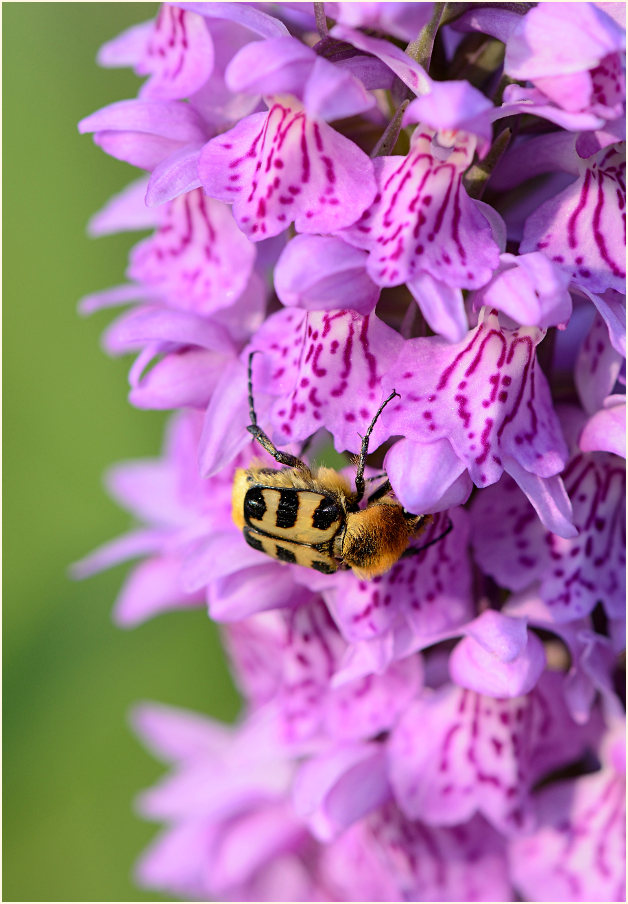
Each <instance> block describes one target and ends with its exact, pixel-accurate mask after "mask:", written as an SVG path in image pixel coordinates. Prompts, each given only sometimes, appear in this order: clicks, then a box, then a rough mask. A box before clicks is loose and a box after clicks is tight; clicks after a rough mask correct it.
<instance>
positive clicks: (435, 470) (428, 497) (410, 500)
mask: <svg viewBox="0 0 628 904" xmlns="http://www.w3.org/2000/svg"><path fill="white" fill-rule="evenodd" d="M384 467H385V468H386V473H387V474H388V477H389V478H390V482H391V484H392V486H393V488H394V490H395V495H396V496H397V498H398V499H399V501H400V502H401V503H402V505H403V506H404V508H405V509H407V510H408V511H409V512H420V513H423V514H426V513H433V512H439V511H444V510H445V509H448V508H453V507H454V506H456V505H463V504H464V503H465V502H466V501H467V499H468V498H469V496H470V495H471V490H472V489H473V484H472V482H471V478H470V477H469V474H468V473H467V471H466V469H465V466H464V462H462V461H461V460H460V459H459V458H458V456H457V455H456V453H455V452H454V450H453V448H452V446H451V444H450V443H449V442H448V441H447V440H446V439H441V440H437V441H436V442H434V443H415V442H412V441H411V440H409V439H401V440H399V442H397V443H395V445H394V446H393V447H392V448H391V449H390V450H389V451H388V452H387V453H386V458H385V459H384Z"/></svg>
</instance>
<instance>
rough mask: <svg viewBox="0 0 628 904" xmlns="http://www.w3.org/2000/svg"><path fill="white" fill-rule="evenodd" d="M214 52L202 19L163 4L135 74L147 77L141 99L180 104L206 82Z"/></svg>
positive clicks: (191, 13)
mask: <svg viewBox="0 0 628 904" xmlns="http://www.w3.org/2000/svg"><path fill="white" fill-rule="evenodd" d="M213 61H214V48H213V43H212V39H211V37H210V34H209V31H208V30H207V26H206V25H205V19H204V18H203V17H202V16H200V15H198V13H194V12H188V11H187V10H183V9H178V8H177V7H176V6H171V5H170V4H168V3H163V4H162V5H161V7H160V9H159V13H158V15H157V19H156V21H155V26H154V29H153V31H152V33H151V35H150V37H149V39H148V42H147V44H146V49H145V51H144V54H143V56H142V58H141V59H140V60H139V61H138V63H137V65H136V67H135V71H136V72H137V74H138V75H149V76H150V78H149V79H148V81H147V82H146V83H145V84H144V85H143V86H142V88H141V90H140V96H141V97H143V98H151V99H153V98H154V99H155V100H180V99H182V98H184V97H188V96H189V95H191V94H193V93H194V92H195V91H198V89H199V88H201V87H202V85H203V84H204V83H205V81H207V79H208V78H209V76H210V75H211V71H212V67H213Z"/></svg>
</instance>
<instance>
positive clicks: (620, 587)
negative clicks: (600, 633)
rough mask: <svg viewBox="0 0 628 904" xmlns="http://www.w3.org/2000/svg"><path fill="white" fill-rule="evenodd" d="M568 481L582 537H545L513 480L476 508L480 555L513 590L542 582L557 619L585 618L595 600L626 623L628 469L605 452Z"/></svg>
mask: <svg viewBox="0 0 628 904" xmlns="http://www.w3.org/2000/svg"><path fill="white" fill-rule="evenodd" d="M563 479H564V482H565V488H566V490H567V492H568V494H569V497H570V499H571V502H572V505H573V521H574V524H575V526H576V527H577V528H578V531H579V534H578V536H577V537H574V538H572V539H569V540H567V539H564V538H562V537H558V536H556V534H552V533H550V532H549V531H546V530H545V529H544V528H543V525H542V524H541V522H540V521H539V520H538V518H537V516H536V513H535V512H534V509H533V508H532V506H531V505H530V503H529V502H528V500H527V499H526V498H525V496H523V494H522V493H520V492H519V491H518V489H517V488H516V486H515V484H514V482H513V481H512V480H510V478H504V479H502V481H501V482H500V484H499V486H496V487H492V488H491V489H490V490H487V491H486V492H485V493H482V494H480V495H479V496H478V498H477V500H476V501H475V503H474V505H473V508H472V523H473V524H474V525H475V526H476V528H477V529H476V530H475V531H474V533H473V543H474V554H475V557H476V559H477V561H478V563H479V565H480V567H481V568H482V569H483V570H484V571H486V572H487V573H488V574H490V575H492V576H493V577H494V578H495V580H496V581H498V583H500V584H502V585H503V586H504V587H507V588H508V589H510V590H523V589H525V588H527V587H529V586H530V585H531V584H533V583H534V582H535V581H540V588H539V592H540V595H541V597H542V599H543V600H544V602H545V603H546V604H547V606H548V607H549V608H550V611H551V613H552V616H553V618H554V619H555V620H556V621H560V622H567V621H573V620H575V619H579V618H582V617H583V616H586V615H588V614H589V613H590V612H591V611H592V609H593V608H594V607H595V605H596V604H597V603H598V602H601V603H602V605H603V606H604V608H605V610H606V612H607V614H608V616H609V617H610V618H620V617H623V615H624V611H625V600H626V584H625V573H626V553H625V548H626V531H625V496H626V471H625V464H624V462H623V460H622V459H620V458H619V457H617V456H615V455H610V454H609V453H606V452H595V453H589V454H586V455H578V456H576V457H575V458H574V459H573V460H572V461H571V462H570V463H569V465H568V466H567V468H566V470H565V472H564V475H563Z"/></svg>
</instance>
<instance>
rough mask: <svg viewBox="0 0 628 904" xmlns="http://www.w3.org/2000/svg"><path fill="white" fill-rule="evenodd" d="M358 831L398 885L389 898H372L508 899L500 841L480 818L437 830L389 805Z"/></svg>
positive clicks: (400, 899) (507, 885)
mask: <svg viewBox="0 0 628 904" xmlns="http://www.w3.org/2000/svg"><path fill="white" fill-rule="evenodd" d="M361 833H362V838H361V841H362V844H363V845H364V846H366V848H367V850H368V849H369V848H373V855H374V857H375V859H376V860H377V861H381V862H382V864H383V865H384V866H385V868H386V871H387V873H388V874H389V875H391V876H394V877H395V878H396V881H397V883H398V886H399V888H398V892H397V894H396V895H395V896H394V897H386V898H379V899H377V900H386V901H388V900H395V901H509V900H511V899H512V893H511V888H510V883H509V881H508V868H507V861H506V852H505V845H504V840H503V838H501V837H500V836H499V835H498V833H497V832H496V831H495V830H494V829H493V828H492V826H490V825H489V824H488V823H487V822H486V821H485V820H484V819H482V817H479V816H478V817H474V818H473V819H472V820H470V821H469V822H467V823H463V824H462V825H458V826H453V827H451V828H440V827H434V826H429V825H425V824H424V823H421V822H415V821H410V820H409V819H406V818H405V817H404V815H403V813H401V811H400V810H399V809H398V808H397V807H396V806H395V805H394V804H392V803H390V804H386V805H385V806H384V807H382V808H381V809H380V810H378V811H376V812H375V813H373V814H371V815H370V816H369V817H368V818H367V820H366V821H365V823H364V827H363V828H362V829H361ZM364 899H365V900H370V899H371V897H370V895H369V894H368V893H367V894H365V898H364Z"/></svg>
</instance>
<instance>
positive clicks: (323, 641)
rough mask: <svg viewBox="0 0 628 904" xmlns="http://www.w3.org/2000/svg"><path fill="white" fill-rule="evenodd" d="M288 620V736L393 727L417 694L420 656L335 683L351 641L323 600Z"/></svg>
mask: <svg viewBox="0 0 628 904" xmlns="http://www.w3.org/2000/svg"><path fill="white" fill-rule="evenodd" d="M286 622H287V624H286V631H285V639H284V649H283V651H282V672H283V675H282V684H281V687H280V690H279V695H278V697H279V706H280V708H281V710H282V717H283V723H284V733H285V737H286V739H287V740H289V741H296V740H304V739H306V738H309V737H312V736H316V735H319V736H320V735H324V736H328V737H332V738H339V739H353V740H357V739H360V738H364V739H366V738H369V737H373V736H375V735H377V734H379V733H380V732H382V731H385V730H387V729H389V728H390V727H391V726H392V725H393V724H394V722H395V721H396V720H397V718H398V716H399V715H400V714H401V712H402V711H403V709H404V708H405V707H406V706H407V705H408V703H409V702H410V700H411V699H412V698H413V697H414V695H415V694H416V692H417V690H418V688H419V684H420V665H419V660H418V659H417V658H416V657H414V658H411V659H406V660H404V661H403V662H398V663H394V664H393V665H391V666H390V668H389V669H388V670H387V671H386V672H385V673H384V674H382V675H367V676H365V677H363V678H359V679H356V680H354V681H350V682H348V683H346V684H344V685H341V686H340V687H338V688H331V687H330V680H331V678H332V677H333V675H334V673H335V672H336V671H337V670H338V668H339V666H340V663H341V660H342V657H343V655H344V653H345V652H346V649H347V645H346V643H345V641H344V640H343V639H342V637H341V635H340V633H339V632H338V629H337V627H336V625H335V624H334V622H333V620H332V618H331V616H330V614H329V610H328V609H327V607H326V606H325V604H324V603H323V602H322V601H321V600H319V599H316V600H314V601H313V602H312V603H310V604H308V605H305V606H300V607H299V608H298V609H295V610H294V611H292V612H291V613H289V615H287V616H286Z"/></svg>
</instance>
